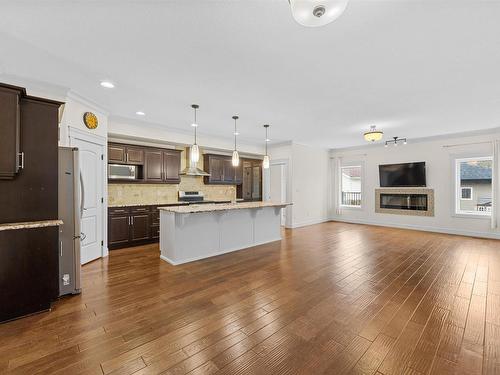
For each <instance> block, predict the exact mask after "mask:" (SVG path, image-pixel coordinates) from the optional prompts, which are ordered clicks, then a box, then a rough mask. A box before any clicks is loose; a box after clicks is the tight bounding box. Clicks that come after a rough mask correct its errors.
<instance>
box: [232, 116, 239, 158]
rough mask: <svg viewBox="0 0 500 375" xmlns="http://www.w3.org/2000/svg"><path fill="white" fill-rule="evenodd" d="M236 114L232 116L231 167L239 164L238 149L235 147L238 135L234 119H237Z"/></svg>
mask: <svg viewBox="0 0 500 375" xmlns="http://www.w3.org/2000/svg"><path fill="white" fill-rule="evenodd" d="M238 119H239V117H238V116H236V115H235V116H233V120H234V151H233V157H232V158H231V163H232V164H233V167H237V166H238V165H240V154H238V150H237V149H236V136H237V135H238V129H237V128H236V120H238Z"/></svg>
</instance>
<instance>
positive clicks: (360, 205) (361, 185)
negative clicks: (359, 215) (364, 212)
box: [339, 162, 365, 210]
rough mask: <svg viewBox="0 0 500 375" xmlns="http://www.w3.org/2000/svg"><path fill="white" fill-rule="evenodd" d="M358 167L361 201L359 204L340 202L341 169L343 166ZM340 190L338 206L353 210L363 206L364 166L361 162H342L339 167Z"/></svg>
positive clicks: (340, 192)
mask: <svg viewBox="0 0 500 375" xmlns="http://www.w3.org/2000/svg"><path fill="white" fill-rule="evenodd" d="M355 167H357V168H359V169H360V174H359V180H360V181H359V182H360V188H361V192H360V193H361V201H360V204H359V206H356V205H350V204H343V203H342V170H343V169H344V168H355ZM340 179H341V181H340V191H339V202H340V207H342V208H346V209H353V210H361V209H363V206H364V199H365V198H364V194H363V193H364V190H365V189H364V181H365V179H364V166H363V163H362V162H351V163H342V165H341V167H340Z"/></svg>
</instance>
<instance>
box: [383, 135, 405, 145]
mask: <svg viewBox="0 0 500 375" xmlns="http://www.w3.org/2000/svg"><path fill="white" fill-rule="evenodd" d="M400 143H402V144H404V145H405V144H407V143H408V142H407V140H406V138H399V137H392V139H391V140H390V141H385V145H384V146H385V147H387V146H389V145H393V146H397V145H398V144H400Z"/></svg>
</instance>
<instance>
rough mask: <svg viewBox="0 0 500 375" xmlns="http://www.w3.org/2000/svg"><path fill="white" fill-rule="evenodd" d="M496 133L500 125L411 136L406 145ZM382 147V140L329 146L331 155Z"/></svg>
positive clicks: (499, 130)
mask: <svg viewBox="0 0 500 375" xmlns="http://www.w3.org/2000/svg"><path fill="white" fill-rule="evenodd" d="M498 133H500V127H493V128H489V129H481V130H471V131H465V132H459V133H451V134H442V135H434V136H429V137H421V138H412V139H410V140H408V145H410V144H414V143H422V142H434V141H436V142H437V141H440V140H448V139H452V138H465V137H472V136H480V135H488V134H498ZM382 147H384V143H383V142H381V143H377V142H375V143H370V144H365V145H358V146H350V147H339V148H331V149H330V151H331V152H332V153H333V155H332V156H335V154H336V153H338V152H349V151H356V150H370V149H375V148H382Z"/></svg>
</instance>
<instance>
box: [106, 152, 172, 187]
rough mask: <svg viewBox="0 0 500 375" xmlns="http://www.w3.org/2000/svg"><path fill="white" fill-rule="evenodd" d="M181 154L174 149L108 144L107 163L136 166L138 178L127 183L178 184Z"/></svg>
mask: <svg viewBox="0 0 500 375" xmlns="http://www.w3.org/2000/svg"><path fill="white" fill-rule="evenodd" d="M181 152H182V151H181V150H174V149H163V148H153V147H146V146H137V145H126V144H119V143H109V144H108V163H109V164H127V165H129V164H130V165H137V166H138V168H139V172H138V176H139V177H138V178H137V179H136V180H130V181H127V183H132V184H133V183H164V184H178V183H179V182H180V181H181V178H180V169H181ZM109 182H120V181H119V180H109ZM121 182H123V181H121Z"/></svg>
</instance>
